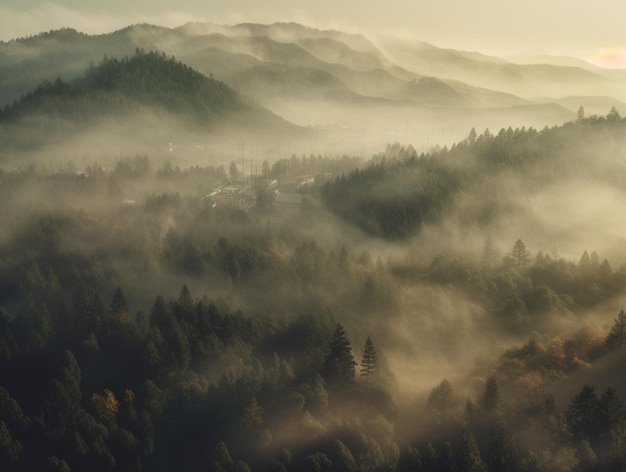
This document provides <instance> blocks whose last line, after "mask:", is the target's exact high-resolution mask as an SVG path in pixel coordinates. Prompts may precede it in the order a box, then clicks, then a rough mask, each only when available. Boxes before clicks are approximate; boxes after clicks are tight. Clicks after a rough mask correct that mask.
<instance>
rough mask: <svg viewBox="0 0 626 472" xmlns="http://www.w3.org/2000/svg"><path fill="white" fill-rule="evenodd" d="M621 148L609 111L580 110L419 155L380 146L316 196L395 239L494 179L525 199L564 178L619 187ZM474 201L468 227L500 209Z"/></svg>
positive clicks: (619, 124)
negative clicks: (511, 182) (568, 117)
mask: <svg viewBox="0 0 626 472" xmlns="http://www.w3.org/2000/svg"><path fill="white" fill-rule="evenodd" d="M625 143H626V121H625V120H624V119H622V118H621V117H620V115H619V113H618V111H617V110H616V109H615V108H613V109H612V110H611V111H610V112H609V113H608V114H607V116H605V117H604V116H601V117H599V116H591V117H587V118H586V117H585V116H584V110H582V109H581V110H579V118H578V120H576V121H575V122H571V123H567V124H565V125H562V126H555V127H552V128H548V127H546V128H544V129H543V130H542V131H537V130H535V129H533V128H529V129H525V128H521V129H515V130H513V129H511V128H508V129H504V128H503V129H501V130H500V132H498V134H495V135H494V134H492V133H491V132H490V131H489V130H485V132H484V133H483V134H481V135H477V133H476V132H475V131H474V129H472V130H471V132H470V134H469V136H468V137H467V138H466V139H465V140H464V141H462V142H460V143H456V144H453V145H452V146H451V147H450V148H449V149H448V147H444V148H443V149H441V150H438V151H433V152H431V153H428V154H420V155H419V156H418V154H417V152H415V150H414V149H413V148H412V147H411V146H408V147H404V146H400V145H399V144H395V145H392V146H388V148H387V150H386V152H385V153H383V154H381V155H378V156H375V157H374V159H373V160H372V163H371V165H370V166H369V167H366V168H363V169H359V170H355V171H354V172H352V173H350V174H349V175H347V176H342V177H339V178H337V179H336V181H335V182H332V183H328V184H327V185H326V186H325V187H324V189H323V192H322V198H323V201H324V203H325V204H326V205H327V206H328V208H330V209H331V210H332V211H334V212H335V213H337V214H338V215H339V216H341V217H343V218H345V219H346V220H347V221H350V222H351V223H354V224H356V225H358V226H359V227H361V228H363V229H364V230H365V231H367V232H368V233H370V234H372V235H375V236H380V237H384V238H390V239H403V238H407V237H410V236H412V235H414V234H415V233H416V232H418V231H419V230H420V228H421V227H422V226H423V225H424V224H426V223H429V222H433V221H436V220H438V219H439V218H441V217H442V216H443V215H444V214H445V213H446V211H447V210H449V209H450V208H451V207H452V206H453V204H454V203H455V197H456V196H457V195H459V194H461V193H462V192H464V191H467V190H468V189H474V190H472V191H475V189H476V188H477V187H481V186H482V187H483V192H484V193H483V194H482V195H479V196H482V197H483V200H487V198H488V197H493V196H494V195H493V194H490V193H489V191H490V190H489V189H490V185H491V182H493V181H494V180H498V179H499V178H502V177H505V178H510V177H512V176H514V178H515V179H516V180H517V183H518V185H521V186H522V190H523V191H525V192H527V194H528V195H530V193H531V191H532V190H533V189H535V188H540V187H541V186H543V185H546V184H547V183H549V182H550V181H553V180H555V179H557V178H558V179H562V178H563V177H564V176H565V177H568V178H572V177H580V178H586V179H587V178H596V177H597V178H602V179H603V180H604V181H607V182H611V183H615V184H619V183H620V182H624V181H625V179H626V172H625V171H624V167H623V165H622V164H621V161H622V159H623V153H622V151H621V150H622V149H623V146H624V144H625ZM481 184H482V185H481ZM492 200H493V199H492ZM481 203H482V206H481V207H479V208H477V209H476V211H475V213H472V214H471V215H469V216H468V217H467V220H468V221H469V222H471V224H474V223H476V222H478V223H480V222H482V223H487V222H488V221H489V219H490V217H491V216H492V215H493V214H494V212H495V211H497V206H498V205H501V203H500V202H493V201H484V202H481Z"/></svg>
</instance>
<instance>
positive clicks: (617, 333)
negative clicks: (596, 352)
mask: <svg viewBox="0 0 626 472" xmlns="http://www.w3.org/2000/svg"><path fill="white" fill-rule="evenodd" d="M624 340H626V313H624V310H622V311H620V312H619V314H618V315H617V318H616V319H615V322H614V323H613V327H612V328H611V332H610V333H609V335H608V336H607V337H606V341H605V345H606V347H607V348H609V349H615V348H617V347H620V346H621V345H622V344H624Z"/></svg>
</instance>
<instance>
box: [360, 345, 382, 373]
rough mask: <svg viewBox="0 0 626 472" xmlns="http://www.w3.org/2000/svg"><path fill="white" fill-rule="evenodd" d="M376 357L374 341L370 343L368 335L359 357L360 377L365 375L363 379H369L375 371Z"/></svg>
mask: <svg viewBox="0 0 626 472" xmlns="http://www.w3.org/2000/svg"><path fill="white" fill-rule="evenodd" d="M377 358H378V356H377V355H376V349H375V348H374V343H372V340H371V339H370V337H369V336H368V337H367V340H366V341H365V347H364V348H363V358H362V359H361V377H365V380H369V379H370V377H371V376H372V375H373V374H374V373H375V372H376V360H377Z"/></svg>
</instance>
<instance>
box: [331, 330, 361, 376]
mask: <svg viewBox="0 0 626 472" xmlns="http://www.w3.org/2000/svg"><path fill="white" fill-rule="evenodd" d="M355 366H356V362H354V357H353V355H352V348H351V346H350V341H348V338H347V337H346V332H345V331H344V329H343V326H341V324H339V323H338V324H337V327H336V328H335V332H334V333H333V337H332V339H331V341H330V348H329V351H328V354H327V355H326V359H325V361H324V373H325V379H326V381H327V382H328V384H330V385H337V386H342V387H348V386H349V385H350V384H352V382H353V381H354V374H355V369H354V367H355Z"/></svg>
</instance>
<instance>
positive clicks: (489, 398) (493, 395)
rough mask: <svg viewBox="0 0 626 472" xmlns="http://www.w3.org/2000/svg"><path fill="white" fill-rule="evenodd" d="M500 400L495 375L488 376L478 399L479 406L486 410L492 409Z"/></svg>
mask: <svg viewBox="0 0 626 472" xmlns="http://www.w3.org/2000/svg"><path fill="white" fill-rule="evenodd" d="M499 402H500V390H499V389H498V382H497V380H496V378H495V377H493V376H492V377H489V378H488V379H487V383H486V384H485V391H484V392H483V396H482V397H481V399H480V406H481V407H482V408H484V409H485V410H487V411H493V410H495V408H496V407H497V406H498V403H499Z"/></svg>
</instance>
